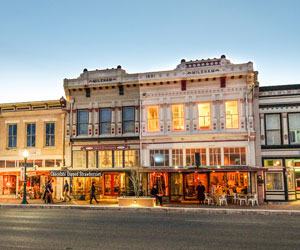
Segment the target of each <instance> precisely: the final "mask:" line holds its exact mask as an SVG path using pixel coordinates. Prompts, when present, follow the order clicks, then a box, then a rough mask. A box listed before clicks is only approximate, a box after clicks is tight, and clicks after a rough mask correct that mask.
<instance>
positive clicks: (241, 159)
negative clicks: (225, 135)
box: [224, 148, 246, 166]
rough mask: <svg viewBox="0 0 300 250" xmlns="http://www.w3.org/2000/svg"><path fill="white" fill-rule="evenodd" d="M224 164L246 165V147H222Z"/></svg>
mask: <svg viewBox="0 0 300 250" xmlns="http://www.w3.org/2000/svg"><path fill="white" fill-rule="evenodd" d="M224 165H225V166H232V165H246V149H245V148H224Z"/></svg>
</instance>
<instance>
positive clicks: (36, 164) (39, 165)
mask: <svg viewBox="0 0 300 250" xmlns="http://www.w3.org/2000/svg"><path fill="white" fill-rule="evenodd" d="M34 166H35V167H38V168H41V167H43V160H35V161H34Z"/></svg>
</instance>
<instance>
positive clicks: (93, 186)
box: [90, 182, 99, 204]
mask: <svg viewBox="0 0 300 250" xmlns="http://www.w3.org/2000/svg"><path fill="white" fill-rule="evenodd" d="M93 199H95V201H96V202H97V204H98V203H99V202H98V201H97V198H96V187H95V182H92V186H91V197H90V204H92V201H93Z"/></svg>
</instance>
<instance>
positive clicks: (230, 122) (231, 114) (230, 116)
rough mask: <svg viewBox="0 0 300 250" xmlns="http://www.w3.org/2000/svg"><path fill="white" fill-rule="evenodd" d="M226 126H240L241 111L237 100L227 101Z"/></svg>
mask: <svg viewBox="0 0 300 250" xmlns="http://www.w3.org/2000/svg"><path fill="white" fill-rule="evenodd" d="M225 113H226V128H239V111H238V102H237V101H226V102H225Z"/></svg>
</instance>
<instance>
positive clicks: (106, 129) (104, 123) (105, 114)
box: [99, 108, 111, 135]
mask: <svg viewBox="0 0 300 250" xmlns="http://www.w3.org/2000/svg"><path fill="white" fill-rule="evenodd" d="M99 123H100V134H101V135H104V134H110V133H111V131H110V126H111V109H110V108H101V109H100V122H99Z"/></svg>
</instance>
